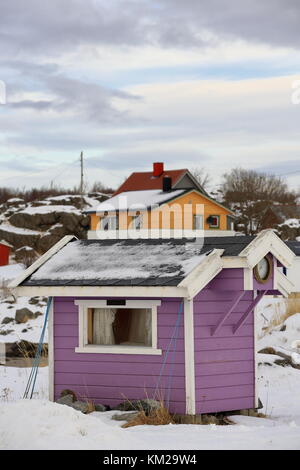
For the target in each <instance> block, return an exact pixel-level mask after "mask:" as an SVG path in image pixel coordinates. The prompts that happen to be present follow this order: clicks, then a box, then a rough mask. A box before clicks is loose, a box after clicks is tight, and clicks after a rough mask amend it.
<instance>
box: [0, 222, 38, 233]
mask: <svg viewBox="0 0 300 470" xmlns="http://www.w3.org/2000/svg"><path fill="white" fill-rule="evenodd" d="M0 229H1V230H4V231H5V232H12V233H17V234H19V235H41V232H38V231H37V230H30V229H28V228H20V227H15V226H14V225H11V224H9V223H3V224H1V225H0Z"/></svg>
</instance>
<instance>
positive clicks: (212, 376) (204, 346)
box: [194, 269, 255, 413]
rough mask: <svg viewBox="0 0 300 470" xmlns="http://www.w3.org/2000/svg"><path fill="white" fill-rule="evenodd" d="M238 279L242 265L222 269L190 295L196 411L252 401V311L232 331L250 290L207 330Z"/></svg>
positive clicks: (238, 283) (226, 306) (236, 287)
mask: <svg viewBox="0 0 300 470" xmlns="http://www.w3.org/2000/svg"><path fill="white" fill-rule="evenodd" d="M222 285H223V289H222ZM242 285H243V270H242V269H224V270H223V271H222V272H221V273H220V274H219V275H218V276H217V277H216V278H215V279H214V280H213V281H212V282H211V283H210V284H208V286H207V288H206V289H204V290H203V291H201V292H200V293H199V294H198V295H197V296H196V297H195V299H194V323H195V382H196V413H214V412H218V411H230V410H238V409H243V408H253V407H254V397H255V388H254V387H255V360H254V359H255V357H254V354H255V353H254V322H253V315H252V314H251V315H249V317H248V319H247V321H246V323H245V324H244V325H243V326H242V327H241V328H240V330H239V331H238V332H237V333H236V334H235V335H234V334H233V332H232V328H233V326H234V325H235V324H236V323H237V321H238V320H239V319H240V317H241V316H242V315H243V313H244V312H245V311H246V309H247V307H248V306H249V304H250V303H251V302H252V300H253V291H246V292H245V294H244V297H243V298H242V300H241V301H240V302H239V304H238V305H237V307H236V308H235V310H234V311H233V312H232V313H231V315H230V316H229V317H228V319H227V320H226V321H225V323H224V325H223V326H222V327H221V328H220V330H219V331H218V332H217V333H216V334H215V335H214V336H212V335H211V332H212V327H213V326H215V325H216V324H217V323H218V322H219V320H220V319H221V318H222V316H224V314H225V313H226V311H227V310H228V309H229V306H230V303H231V301H232V299H233V298H234V297H235V296H236V294H237V291H238V290H243V288H242ZM216 286H218V288H216ZM229 289H230V290H229Z"/></svg>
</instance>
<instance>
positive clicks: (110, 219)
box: [100, 215, 118, 232]
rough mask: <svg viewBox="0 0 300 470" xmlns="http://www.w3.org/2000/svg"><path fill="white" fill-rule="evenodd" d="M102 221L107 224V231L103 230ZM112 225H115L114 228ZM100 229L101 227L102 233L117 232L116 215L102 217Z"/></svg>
mask: <svg viewBox="0 0 300 470" xmlns="http://www.w3.org/2000/svg"><path fill="white" fill-rule="evenodd" d="M104 221H107V222H108V228H107V230H106V229H105V228H104ZM114 221H115V222H114ZM113 225H115V227H114V226H113ZM100 227H101V230H103V231H104V232H107V231H109V230H118V216H117V215H105V216H104V217H101V219H100Z"/></svg>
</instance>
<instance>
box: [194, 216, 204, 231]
mask: <svg viewBox="0 0 300 470" xmlns="http://www.w3.org/2000/svg"><path fill="white" fill-rule="evenodd" d="M197 225H199V226H197ZM193 230H203V215H199V214H195V215H194V217H193Z"/></svg>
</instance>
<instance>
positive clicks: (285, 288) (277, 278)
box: [274, 267, 294, 297]
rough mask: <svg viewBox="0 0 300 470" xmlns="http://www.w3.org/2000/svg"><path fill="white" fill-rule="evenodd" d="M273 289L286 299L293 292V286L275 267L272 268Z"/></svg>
mask: <svg viewBox="0 0 300 470" xmlns="http://www.w3.org/2000/svg"><path fill="white" fill-rule="evenodd" d="M274 289H276V290H279V292H280V293H281V294H282V295H283V296H284V297H288V296H289V294H290V293H291V292H293V290H294V284H293V283H292V281H290V280H289V279H288V278H287V277H286V276H285V275H284V274H283V273H282V272H281V271H279V269H278V268H277V267H275V268H274Z"/></svg>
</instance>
